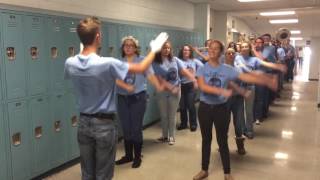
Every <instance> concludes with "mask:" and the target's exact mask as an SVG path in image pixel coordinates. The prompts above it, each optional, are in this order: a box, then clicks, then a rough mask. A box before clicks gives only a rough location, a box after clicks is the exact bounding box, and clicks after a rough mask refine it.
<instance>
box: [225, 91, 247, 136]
mask: <svg viewBox="0 0 320 180" xmlns="http://www.w3.org/2000/svg"><path fill="white" fill-rule="evenodd" d="M228 108H229V109H230V112H232V116H233V126H234V130H235V134H236V137H242V134H243V129H244V127H245V120H244V100H243V97H242V96H240V95H235V96H232V97H231V98H230V99H229V100H228Z"/></svg>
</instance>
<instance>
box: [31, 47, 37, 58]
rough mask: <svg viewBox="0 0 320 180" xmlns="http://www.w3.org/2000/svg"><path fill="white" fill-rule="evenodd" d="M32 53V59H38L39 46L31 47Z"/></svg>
mask: <svg viewBox="0 0 320 180" xmlns="http://www.w3.org/2000/svg"><path fill="white" fill-rule="evenodd" d="M30 55H31V58H32V60H36V59H38V48H37V47H31V48H30Z"/></svg>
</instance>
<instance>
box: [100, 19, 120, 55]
mask: <svg viewBox="0 0 320 180" xmlns="http://www.w3.org/2000/svg"><path fill="white" fill-rule="evenodd" d="M104 34H105V37H104V38H106V39H107V42H108V43H107V48H108V49H107V52H108V53H107V55H108V56H111V57H120V52H119V49H120V45H119V44H120V40H119V37H118V28H117V25H116V24H109V23H108V24H107V27H106V29H105V33H104Z"/></svg>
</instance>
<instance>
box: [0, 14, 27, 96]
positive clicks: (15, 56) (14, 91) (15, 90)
mask: <svg viewBox="0 0 320 180" xmlns="http://www.w3.org/2000/svg"><path fill="white" fill-rule="evenodd" d="M2 18H3V41H4V42H3V45H4V61H5V63H4V65H5V74H6V79H5V86H6V94H7V98H8V99H12V98H20V97H24V96H26V70H25V61H24V54H23V52H24V51H23V44H22V43H21V41H22V40H23V36H22V32H23V26H22V16H21V15H17V14H9V13H4V14H2Z"/></svg>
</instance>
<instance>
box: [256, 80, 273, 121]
mask: <svg viewBox="0 0 320 180" xmlns="http://www.w3.org/2000/svg"><path fill="white" fill-rule="evenodd" d="M255 92H256V94H255V101H254V117H255V119H259V120H262V119H263V118H265V117H267V113H268V110H269V89H268V88H267V87H264V86H258V85H256V89H255Z"/></svg>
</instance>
